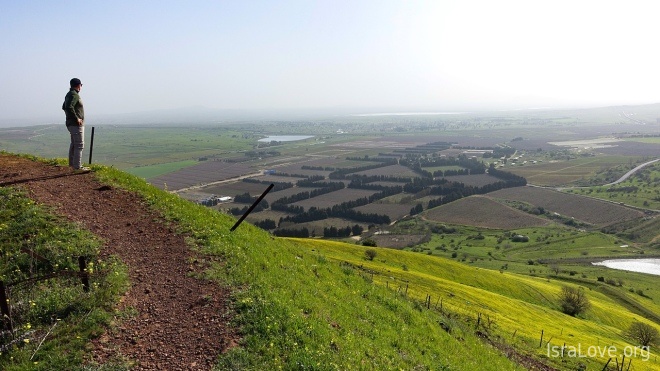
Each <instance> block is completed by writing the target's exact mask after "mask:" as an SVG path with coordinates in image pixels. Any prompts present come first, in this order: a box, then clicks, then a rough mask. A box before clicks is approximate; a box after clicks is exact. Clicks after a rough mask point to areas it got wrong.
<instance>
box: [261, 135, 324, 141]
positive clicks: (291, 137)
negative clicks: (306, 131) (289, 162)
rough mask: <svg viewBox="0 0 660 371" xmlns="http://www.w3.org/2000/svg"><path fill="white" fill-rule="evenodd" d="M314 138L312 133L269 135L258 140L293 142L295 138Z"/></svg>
mask: <svg viewBox="0 0 660 371" xmlns="http://www.w3.org/2000/svg"><path fill="white" fill-rule="evenodd" d="M309 138H314V136H313V135H271V136H269V137H266V138H261V139H259V140H258V141H259V142H272V141H275V142H295V141H296V140H303V139H309Z"/></svg>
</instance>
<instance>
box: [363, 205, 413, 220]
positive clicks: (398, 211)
mask: <svg viewBox="0 0 660 371" xmlns="http://www.w3.org/2000/svg"><path fill="white" fill-rule="evenodd" d="M411 208H412V206H411V205H407V204H403V205H400V204H378V203H371V204H369V205H364V206H359V207H356V208H354V209H355V210H357V211H361V212H363V213H374V214H381V215H387V216H389V217H390V219H391V220H392V221H394V220H398V219H401V218H403V217H404V216H406V215H408V214H409V213H410V209H411Z"/></svg>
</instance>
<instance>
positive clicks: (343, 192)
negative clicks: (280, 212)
mask: <svg viewBox="0 0 660 371" xmlns="http://www.w3.org/2000/svg"><path fill="white" fill-rule="evenodd" d="M376 192H377V191H371V190H366V189H353V188H344V189H340V190H338V191H334V192H330V193H326V194H322V195H320V196H316V197H314V198H310V199H307V200H303V201H298V202H295V203H293V204H292V205H295V206H302V207H303V208H305V210H309V208H310V207H317V208H327V207H332V206H334V205H337V204H340V203H342V202H346V201H353V200H357V199H359V198H363V197H369V196H371V195H372V194H374V193H376Z"/></svg>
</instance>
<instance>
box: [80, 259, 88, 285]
mask: <svg viewBox="0 0 660 371" xmlns="http://www.w3.org/2000/svg"><path fill="white" fill-rule="evenodd" d="M78 267H79V268H80V280H81V281H82V284H83V290H84V291H85V292H88V291H89V274H88V273H87V272H86V271H85V268H86V267H87V264H86V263H85V257H84V256H79V257H78Z"/></svg>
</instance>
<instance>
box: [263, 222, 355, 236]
mask: <svg viewBox="0 0 660 371" xmlns="http://www.w3.org/2000/svg"><path fill="white" fill-rule="evenodd" d="M271 219H273V218H271ZM273 220H277V219H273ZM356 224H357V225H359V226H361V227H362V228H364V229H367V225H366V224H364V223H358V222H355V221H351V220H346V219H339V218H328V219H323V220H315V221H313V222H305V223H296V224H293V223H291V224H288V223H286V222H285V223H282V226H281V227H284V228H288V227H293V226H295V228H296V229H301V228H307V229H308V230H309V235H310V237H323V229H324V228H330V227H336V228H346V227H353V226H354V225H356Z"/></svg>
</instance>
